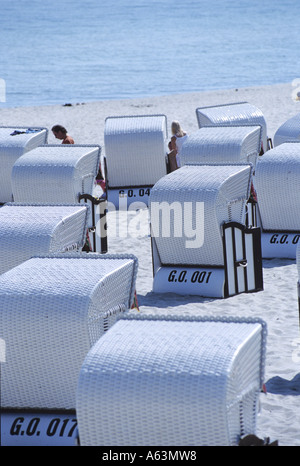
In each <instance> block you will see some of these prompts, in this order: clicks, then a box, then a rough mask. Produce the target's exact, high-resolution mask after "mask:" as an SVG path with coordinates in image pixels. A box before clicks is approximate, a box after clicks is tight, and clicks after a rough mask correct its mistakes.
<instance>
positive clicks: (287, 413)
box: [0, 83, 300, 446]
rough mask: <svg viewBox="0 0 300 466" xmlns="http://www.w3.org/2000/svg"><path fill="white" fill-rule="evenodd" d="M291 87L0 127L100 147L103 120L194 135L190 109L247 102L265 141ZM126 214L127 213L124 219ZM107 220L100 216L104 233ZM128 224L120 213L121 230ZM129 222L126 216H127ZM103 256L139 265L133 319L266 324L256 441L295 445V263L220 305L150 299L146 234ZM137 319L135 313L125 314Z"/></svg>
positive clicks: (291, 109)
mask: <svg viewBox="0 0 300 466" xmlns="http://www.w3.org/2000/svg"><path fill="white" fill-rule="evenodd" d="M294 90H295V87H294V86H293V84H292V83H288V84H280V85H273V86H263V87H254V88H243V89H232V90H219V91H210V92H201V93H191V94H177V95H170V96H161V97H151V98H143V99H128V100H120V101H117V100H115V101H114V100H111V101H101V102H91V103H84V102H78V104H73V105H64V104H67V103H68V102H64V101H62V104H61V105H53V106H42V107H26V108H25V107H24V108H22V107H20V108H1V106H0V125H1V126H17V125H19V126H42V127H47V128H48V129H49V138H48V142H49V143H50V144H56V143H58V141H57V140H55V139H54V136H53V135H52V133H51V127H52V126H53V125H54V124H61V125H63V126H65V127H66V128H67V130H68V132H69V134H70V135H71V136H72V137H73V138H74V140H75V143H77V144H99V145H100V146H101V147H102V155H104V154H105V147H104V123H105V118H106V117H108V116H121V115H147V114H165V115H166V116H167V121H168V130H169V131H170V125H171V122H172V120H179V121H180V123H181V125H182V127H183V128H184V129H185V130H186V131H187V132H188V133H192V132H193V131H195V130H196V129H197V128H198V124H197V119H196V113H195V110H196V108H197V107H201V106H208V105H218V104H225V103H232V102H243V101H247V102H249V103H251V104H253V105H255V106H257V107H258V108H259V109H260V110H261V111H262V112H263V114H264V116H265V119H266V122H267V133H268V137H270V138H273V136H274V133H275V131H276V130H277V128H278V127H279V126H280V125H281V124H282V123H284V122H285V121H286V120H287V119H288V118H290V117H292V116H294V115H295V114H296V113H298V112H300V101H296V100H295V99H294V98H293V92H294ZM132 215H133V214H132ZM109 217H110V213H109V214H108V228H109V221H110V219H109ZM127 220H128V217H126V215H125V213H120V215H119V222H120V225H121V228H124V229H126V228H127V225H126V222H127ZM129 220H130V216H129ZM108 248H109V253H129V252H130V253H133V254H135V255H136V256H137V257H138V260H139V271H138V277H137V284H136V290H137V298H138V304H139V312H140V313H145V314H153V313H155V314H165V313H167V314H176V315H179V314H183V315H201V316H206V315H208V316H235V317H238V316H240V317H260V318H262V319H263V320H264V321H265V322H266V323H267V328H268V336H267V352H266V366H265V385H266V389H267V393H261V395H260V403H261V408H260V414H259V416H258V420H257V432H256V433H257V435H258V436H259V437H261V438H264V437H270V438H271V440H278V442H279V445H280V446H300V404H299V398H298V396H299V397H300V333H299V332H300V330H299V313H298V296H297V280H298V275H297V266H296V261H295V260H284V259H272V260H264V261H263V280H264V290H263V291H260V292H257V293H249V294H240V295H237V296H234V297H231V298H228V299H208V298H199V297H196V296H177V295H175V294H156V293H153V292H152V280H153V276H152V261H151V244H150V237H149V235H148V232H146V234H145V231H142V232H141V236H140V237H136V236H135V237H133V236H132V235H130V234H128V235H125V236H124V237H120V236H116V235H115V236H112V237H110V236H109V230H108ZM132 312H137V311H135V310H134V311H132Z"/></svg>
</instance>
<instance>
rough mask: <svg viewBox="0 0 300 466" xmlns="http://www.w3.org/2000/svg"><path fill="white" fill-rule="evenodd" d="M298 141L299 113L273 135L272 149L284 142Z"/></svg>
mask: <svg viewBox="0 0 300 466" xmlns="http://www.w3.org/2000/svg"><path fill="white" fill-rule="evenodd" d="M295 141H296V142H297V141H300V113H297V115H295V116H293V117H292V118H289V119H288V120H287V121H286V122H285V123H283V124H282V125H281V126H280V127H279V128H278V129H277V131H276V133H275V134H274V147H276V146H279V145H280V144H283V143H284V142H295Z"/></svg>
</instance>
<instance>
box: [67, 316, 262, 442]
mask: <svg viewBox="0 0 300 466" xmlns="http://www.w3.org/2000/svg"><path fill="white" fill-rule="evenodd" d="M265 343H266V324H265V323H264V322H263V321H261V320H259V319H257V320H254V319H253V320H251V319H244V320H243V319H231V318H228V319H225V318H224V319H222V318H220V319H211V318H206V317H203V318H197V317H195V318H193V317H190V318H189V317H174V316H156V317H155V316H146V317H145V316H140V317H136V318H135V317H134V318H132V316H131V315H130V314H128V318H124V319H122V318H121V319H118V321H117V322H116V324H115V325H114V327H112V328H111V329H110V330H109V331H108V332H107V333H106V335H105V336H104V337H102V338H101V339H100V340H99V341H98V342H97V343H96V344H95V345H94V347H93V348H92V349H91V350H90V351H89V353H88V355H87V357H86V359H85V361H84V363H83V365H82V368H81V371H80V376H79V383H78V389H77V400H76V407H77V417H78V428H79V438H80V444H81V445H83V446H103V445H105V446H110V445H113V446H160V445H169V446H173V445H174V446H176V445H177V446H178V445H180V446H230V445H237V444H238V441H239V438H240V437H242V436H243V435H245V434H254V433H255V430H256V420H257V413H258V402H259V394H260V391H261V388H262V384H263V377H264V362H265Z"/></svg>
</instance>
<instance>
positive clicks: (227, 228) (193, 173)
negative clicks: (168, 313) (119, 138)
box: [149, 165, 262, 298]
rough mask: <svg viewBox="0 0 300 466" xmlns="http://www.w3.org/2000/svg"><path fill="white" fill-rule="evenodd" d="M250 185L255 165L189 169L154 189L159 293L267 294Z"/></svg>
mask: <svg viewBox="0 0 300 466" xmlns="http://www.w3.org/2000/svg"><path fill="white" fill-rule="evenodd" d="M251 180H252V166H251V165H185V166H183V167H181V168H180V169H179V170H176V171H175V172H172V173H170V174H169V175H167V176H165V177H163V178H161V179H160V180H159V181H158V182H157V183H156V184H155V185H154V187H153V188H152V191H151V196H150V203H149V208H150V223H151V242H152V260H153V274H154V280H153V291H154V292H158V293H162V292H172V293H177V294H192V295H193V294H195V295H200V296H210V297H221V298H223V297H228V296H232V295H234V294H237V293H241V292H249V291H257V290H260V289H262V271H261V251H260V229H259V228H257V227H251V228H250V227H247V226H246V208H245V206H246V203H247V200H248V199H249V193H250V185H251Z"/></svg>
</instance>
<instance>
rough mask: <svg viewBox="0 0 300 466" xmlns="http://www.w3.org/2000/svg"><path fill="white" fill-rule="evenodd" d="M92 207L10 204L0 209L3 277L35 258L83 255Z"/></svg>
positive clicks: (0, 249)
mask: <svg viewBox="0 0 300 466" xmlns="http://www.w3.org/2000/svg"><path fill="white" fill-rule="evenodd" d="M88 215H89V207H88V206H81V205H79V204H77V205H59V206H54V205H40V204H35V205H29V204H17V203H8V204H5V205H4V206H3V207H1V209H0V274H2V273H4V272H6V271H7V270H10V269H11V268H13V267H15V266H17V265H18V264H20V263H21V262H24V261H25V260H27V259H30V258H31V257H32V256H36V255H41V254H50V253H58V252H66V251H70V250H75V251H80V250H81V249H82V247H83V246H84V244H85V236H86V231H87V219H88Z"/></svg>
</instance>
